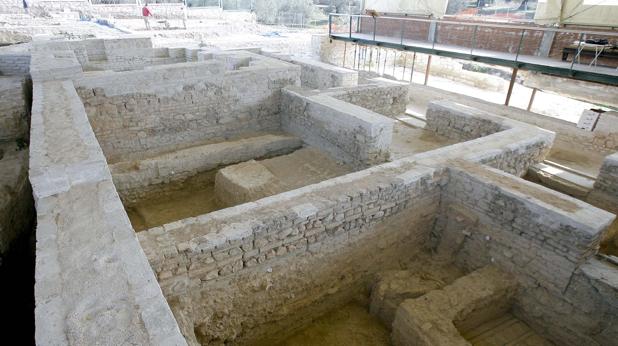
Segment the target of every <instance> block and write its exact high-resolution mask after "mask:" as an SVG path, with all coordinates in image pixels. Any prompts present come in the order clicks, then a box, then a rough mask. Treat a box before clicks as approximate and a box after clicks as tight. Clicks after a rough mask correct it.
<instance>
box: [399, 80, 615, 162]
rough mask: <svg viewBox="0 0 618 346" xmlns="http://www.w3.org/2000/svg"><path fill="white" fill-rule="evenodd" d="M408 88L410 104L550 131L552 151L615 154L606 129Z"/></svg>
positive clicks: (424, 88)
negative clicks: (447, 106) (458, 107)
mask: <svg viewBox="0 0 618 346" xmlns="http://www.w3.org/2000/svg"><path fill="white" fill-rule="evenodd" d="M409 88H410V98H411V101H413V102H414V103H415V104H417V105H419V106H420V107H423V108H424V107H426V106H427V105H428V104H429V103H430V102H432V101H437V100H450V101H454V102H457V103H460V104H463V105H466V106H470V107H473V108H476V109H480V110H483V111H486V112H488V113H490V114H492V115H498V116H501V117H505V118H509V119H512V120H517V121H521V122H525V123H529V124H531V125H535V126H538V127H540V128H543V129H547V130H549V131H553V132H555V133H556V143H555V145H554V147H555V149H561V148H565V149H567V150H571V151H576V152H578V153H581V155H582V156H587V153H586V152H595V153H601V154H603V155H610V154H612V153H614V152H616V151H618V131H615V130H613V131H612V130H610V131H607V130H605V129H604V127H606V126H597V128H596V129H595V131H592V132H591V131H586V130H582V129H579V128H577V127H576V126H575V124H573V123H570V122H567V121H564V120H560V119H557V118H552V117H548V116H541V115H539V114H536V113H532V112H527V111H525V110H521V109H515V110H514V109H513V108H512V107H507V106H503V105H497V104H494V103H491V102H486V101H483V100H480V99H476V98H474V97H470V96H465V95H461V94H457V93H454V92H449V91H446V90H442V89H438V88H434V87H429V86H424V85H421V84H410V86H409ZM601 119H603V116H601ZM606 128H607V127H606Z"/></svg>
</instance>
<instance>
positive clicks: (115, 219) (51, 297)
mask: <svg viewBox="0 0 618 346" xmlns="http://www.w3.org/2000/svg"><path fill="white" fill-rule="evenodd" d="M30 181H31V183H32V189H33V194H34V199H35V204H36V213H37V228H36V239H37V244H36V269H35V281H36V282H35V303H36V306H35V323H36V333H35V340H36V343H37V344H41V345H51V344H75V345H78V344H80V345H92V344H124V343H132V344H156V345H183V344H186V342H185V340H184V338H183V337H182V335H181V334H180V331H179V329H178V325H177V323H176V321H175V319H174V317H173V315H172V313H171V310H170V308H169V306H168V305H167V302H166V301H165V299H164V297H163V295H162V293H161V289H160V288H159V286H158V285H157V283H156V279H155V276H154V275H153V272H152V269H151V268H150V267H149V265H148V261H147V260H146V257H145V256H144V252H143V251H142V249H141V247H140V246H139V243H138V241H137V237H136V236H135V232H134V231H133V228H132V227H131V224H130V222H129V219H128V217H127V214H126V212H125V211H124V208H123V206H122V203H121V202H120V199H119V198H118V194H117V192H116V190H115V188H114V185H113V183H112V178H111V175H110V172H109V169H108V166H107V163H106V160H105V157H104V156H103V152H102V151H101V148H100V147H99V144H98V142H97V139H96V138H95V135H94V132H93V131H92V128H91V127H90V124H89V123H88V117H87V115H86V112H85V109H84V107H83V105H82V103H81V101H80V99H79V97H78V95H77V93H76V91H75V88H74V86H73V83H72V82H71V81H50V82H35V83H34V95H33V107H32V126H31V143H30Z"/></svg>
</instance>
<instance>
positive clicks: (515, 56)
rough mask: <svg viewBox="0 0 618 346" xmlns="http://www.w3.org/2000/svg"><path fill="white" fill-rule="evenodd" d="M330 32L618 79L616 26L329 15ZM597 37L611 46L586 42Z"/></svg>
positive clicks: (361, 39) (421, 49)
mask: <svg viewBox="0 0 618 346" xmlns="http://www.w3.org/2000/svg"><path fill="white" fill-rule="evenodd" d="M328 33H329V36H331V37H334V38H341V39H346V40H349V41H356V42H361V43H365V44H374V45H378V46H385V47H391V48H399V49H404V50H411V51H419V52H423V53H428V54H438V55H444V56H451V57H455V58H463V59H469V60H479V61H484V62H489V63H495V61H498V64H500V61H501V62H502V63H501V64H502V65H504V66H512V67H519V66H525V65H527V64H528V65H530V64H532V65H539V66H546V67H547V68H548V69H563V70H564V69H568V70H569V71H570V72H571V74H573V73H575V72H577V73H580V72H582V71H583V72H595V73H602V74H609V75H611V76H612V78H614V76H615V78H618V70H617V69H616V67H617V66H618V32H615V31H593V30H578V29H558V28H545V27H536V26H530V25H509V24H494V23H475V22H460V21H450V20H437V19H424V18H410V17H391V16H377V17H372V16H367V15H349V14H330V15H329V21H328ZM601 38H603V39H607V40H608V41H609V43H610V45H611V44H613V45H614V47H615V48H609V47H610V46H609V45H594V44H588V43H586V40H587V39H601ZM569 56H571V60H570V61H569V60H568V57H569ZM584 57H587V58H588V59H583V58H584ZM585 60H587V61H585ZM492 61H493V62H492ZM603 65H605V66H603ZM616 83H618V81H617V82H616ZM612 84H614V83H612Z"/></svg>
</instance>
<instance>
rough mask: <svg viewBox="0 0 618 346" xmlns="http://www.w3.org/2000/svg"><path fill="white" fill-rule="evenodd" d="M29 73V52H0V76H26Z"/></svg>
mask: <svg viewBox="0 0 618 346" xmlns="http://www.w3.org/2000/svg"><path fill="white" fill-rule="evenodd" d="M29 73H30V54H26V53H23V54H22V53H4V52H3V53H0V76H27V75H28V74H29Z"/></svg>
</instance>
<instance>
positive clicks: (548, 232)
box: [433, 162, 618, 345]
mask: <svg viewBox="0 0 618 346" xmlns="http://www.w3.org/2000/svg"><path fill="white" fill-rule="evenodd" d="M448 171H449V182H448V184H447V186H446V189H445V191H444V193H443V195H442V211H441V218H440V220H439V221H438V222H437V223H436V225H437V226H436V229H435V230H434V232H435V234H434V236H435V238H434V239H433V240H434V241H435V242H434V244H436V248H435V249H436V251H437V253H438V254H439V255H441V256H451V255H452V254H453V253H454V254H455V260H456V263H457V264H458V265H459V266H462V267H464V268H465V269H468V270H472V269H476V268H480V267H482V266H485V265H487V264H494V265H497V266H498V267H500V268H502V269H503V270H506V271H508V272H509V273H511V274H513V275H514V276H515V277H516V278H517V280H518V281H519V283H520V284H521V285H522V288H521V289H520V293H519V294H518V295H517V296H516V300H515V306H514V311H515V313H516V315H517V316H518V317H519V318H521V319H523V320H525V321H526V322H527V323H528V324H529V325H531V326H532V327H533V328H534V329H536V330H537V332H538V333H539V334H541V335H544V336H546V337H547V338H549V339H551V340H552V341H554V342H555V343H556V344H563V345H583V344H590V345H605V344H608V343H609V344H611V343H612V342H613V340H615V337H616V333H615V328H613V327H612V326H613V325H615V323H616V317H615V316H616V310H617V308H618V306H617V305H616V304H613V303H609V304H608V302H613V301H615V299H616V295H617V294H618V293H617V292H618V275H617V274H616V271H615V268H611V266H610V267H608V264H599V263H597V262H598V261H597V260H595V259H594V257H593V256H594V255H595V254H596V252H597V250H598V244H599V241H600V239H601V237H602V235H603V232H604V231H605V230H606V229H607V227H608V225H609V224H610V223H611V222H612V220H613V219H614V215H612V214H610V213H608V212H605V211H603V210H600V209H597V208H595V207H593V206H591V205H589V204H586V203H584V202H581V201H579V200H576V199H574V198H571V197H569V196H566V195H562V194H559V193H557V192H555V191H553V190H549V189H546V188H544V187H541V186H538V185H535V184H533V183H530V182H527V181H524V180H522V179H519V178H516V177H513V176H509V175H507V174H505V173H503V172H501V171H498V170H495V169H488V168H484V167H481V166H476V165H472V164H470V163H462V162H457V163H455V164H454V165H453V166H451V167H449V169H448ZM593 311H594V313H593Z"/></svg>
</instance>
